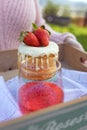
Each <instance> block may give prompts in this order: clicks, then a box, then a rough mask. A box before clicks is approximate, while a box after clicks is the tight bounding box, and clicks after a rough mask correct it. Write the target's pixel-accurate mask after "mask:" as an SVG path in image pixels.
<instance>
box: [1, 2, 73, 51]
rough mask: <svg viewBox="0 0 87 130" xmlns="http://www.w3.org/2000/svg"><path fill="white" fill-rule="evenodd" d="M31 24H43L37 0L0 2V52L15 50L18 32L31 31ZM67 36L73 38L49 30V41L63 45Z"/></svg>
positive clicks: (67, 34)
mask: <svg viewBox="0 0 87 130" xmlns="http://www.w3.org/2000/svg"><path fill="white" fill-rule="evenodd" d="M32 23H36V24H37V25H42V24H45V20H44V19H43V18H42V15H41V11H40V7H39V4H38V0H0V50H5V49H14V48H17V47H18V46H19V44H20V43H19V41H18V37H19V35H20V32H21V31H25V30H28V31H31V30H32ZM45 25H46V24H45ZM46 27H47V28H49V27H48V26H47V25H46ZM50 30H51V29H50ZM69 36H71V37H73V38H74V36H73V35H72V34H70V33H65V34H60V33H58V32H54V31H53V30H51V36H50V39H51V40H53V41H55V42H57V43H63V41H64V39H65V38H66V37H69Z"/></svg>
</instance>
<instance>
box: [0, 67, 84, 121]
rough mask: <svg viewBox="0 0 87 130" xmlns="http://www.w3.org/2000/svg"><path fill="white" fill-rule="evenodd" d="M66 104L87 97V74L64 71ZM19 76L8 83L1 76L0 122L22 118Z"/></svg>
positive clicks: (63, 80)
mask: <svg viewBox="0 0 87 130" xmlns="http://www.w3.org/2000/svg"><path fill="white" fill-rule="evenodd" d="M62 82H63V90H64V102H68V101H71V100H74V99H78V98H80V97H82V96H84V95H87V73H86V72H80V71H75V70H68V69H64V68H63V69H62ZM20 86H21V85H20V83H19V79H18V76H17V77H14V78H12V79H10V80H8V81H7V82H5V81H4V79H3V77H2V76H0V103H1V104H2V105H1V107H0V121H5V120H9V119H14V118H17V117H20V116H21V115H22V114H21V113H20V110H19V107H18V103H17V102H18V99H17V93H18V89H19V88H20Z"/></svg>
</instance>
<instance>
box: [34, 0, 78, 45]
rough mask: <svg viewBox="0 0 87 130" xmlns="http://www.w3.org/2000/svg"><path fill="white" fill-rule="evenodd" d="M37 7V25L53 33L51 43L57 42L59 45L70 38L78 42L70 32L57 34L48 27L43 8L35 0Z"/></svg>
mask: <svg viewBox="0 0 87 130" xmlns="http://www.w3.org/2000/svg"><path fill="white" fill-rule="evenodd" d="M35 7H36V22H35V23H36V24H37V25H38V26H40V25H45V27H46V29H48V30H49V31H50V32H51V35H50V40H51V41H55V42H56V43H58V44H62V43H64V41H65V40H66V39H67V38H68V37H70V38H72V39H74V40H76V37H75V36H74V35H73V34H71V33H69V32H67V33H60V32H56V31H54V30H53V29H52V28H51V27H50V26H49V25H47V23H46V21H45V19H44V18H43V16H42V12H41V7H40V5H39V2H38V0H35Z"/></svg>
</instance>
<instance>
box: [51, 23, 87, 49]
mask: <svg viewBox="0 0 87 130" xmlns="http://www.w3.org/2000/svg"><path fill="white" fill-rule="evenodd" d="M49 25H50V26H51V27H52V28H53V30H55V31H57V32H61V33H64V32H70V33H72V34H74V35H75V36H76V38H77V40H78V41H79V42H80V43H81V44H82V46H83V48H84V49H85V51H87V27H80V26H76V25H73V24H71V25H69V26H57V25H54V24H49Z"/></svg>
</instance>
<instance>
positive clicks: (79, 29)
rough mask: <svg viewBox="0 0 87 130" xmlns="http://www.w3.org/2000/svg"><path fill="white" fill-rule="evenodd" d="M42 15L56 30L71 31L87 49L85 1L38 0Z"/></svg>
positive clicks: (86, 4) (86, 3) (86, 49)
mask: <svg viewBox="0 0 87 130" xmlns="http://www.w3.org/2000/svg"><path fill="white" fill-rule="evenodd" d="M39 2H40V5H41V9H42V13H43V17H44V19H45V20H46V22H47V23H48V24H49V25H50V26H51V27H52V28H53V30H55V31H58V32H71V33H73V34H74V35H75V36H76V38H77V39H78V41H79V42H80V43H81V44H82V46H83V47H84V49H85V51H87V1H86V0H39Z"/></svg>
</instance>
